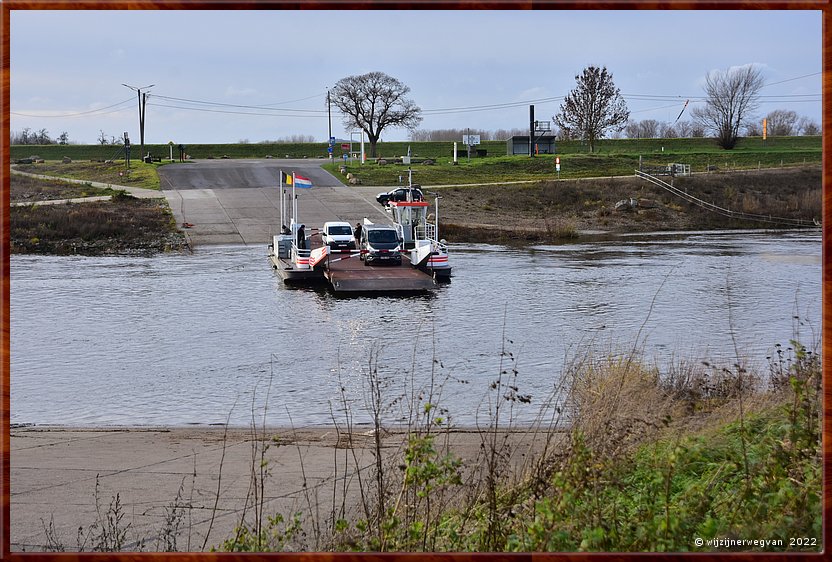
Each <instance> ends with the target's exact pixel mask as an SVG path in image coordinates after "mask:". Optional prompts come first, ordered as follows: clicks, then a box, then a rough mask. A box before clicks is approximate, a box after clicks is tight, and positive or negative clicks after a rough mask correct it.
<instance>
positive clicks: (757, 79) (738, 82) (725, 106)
mask: <svg viewBox="0 0 832 562" xmlns="http://www.w3.org/2000/svg"><path fill="white" fill-rule="evenodd" d="M762 87H763V75H762V73H761V72H760V70H758V69H757V68H755V67H754V66H753V65H747V66H742V67H735V68H730V69H728V70H726V71H724V72H723V71H718V70H717V71H713V72H709V73H708V75H707V76H706V77H705V94H706V100H705V106H704V107H701V106H700V107H695V108H694V109H693V116H694V117H695V118H696V120H697V121H698V122H699V123H700V124H701V125H702V126H703V127H704V128H705V129H706V130H708V131H711V132H713V133H714V134H715V135H716V138H717V143H718V144H719V146H721V147H722V148H724V149H726V150H730V149H732V148H734V147H735V146H736V145H737V142H738V141H739V132H740V127H742V126H743V125H745V124H746V123H747V121H748V118H749V117H750V116H751V114H752V113H753V112H754V111H755V110H756V109H757V104H758V100H759V93H760V89H761V88H762Z"/></svg>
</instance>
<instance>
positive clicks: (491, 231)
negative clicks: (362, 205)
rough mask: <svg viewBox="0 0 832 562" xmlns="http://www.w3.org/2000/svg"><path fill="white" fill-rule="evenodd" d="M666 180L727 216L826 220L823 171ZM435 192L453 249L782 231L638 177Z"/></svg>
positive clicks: (772, 171)
mask: <svg viewBox="0 0 832 562" xmlns="http://www.w3.org/2000/svg"><path fill="white" fill-rule="evenodd" d="M663 179H664V181H667V182H670V181H673V185H674V187H676V188H678V189H681V190H684V191H686V192H687V193H689V194H690V195H692V196H695V197H697V198H699V199H702V200H704V201H706V202H709V203H713V204H715V205H717V206H719V207H722V208H725V209H729V210H733V211H739V212H742V213H751V214H758V215H765V216H767V217H768V216H770V217H776V218H785V219H802V220H805V221H807V222H808V223H811V222H812V220H813V219H815V220H817V221H820V219H821V214H822V170H821V167H820V166H807V167H800V168H787V169H769V170H761V171H757V170H752V171H742V172H720V173H711V174H696V175H693V176H691V177H678V178H674V179H673V180H671V178H669V177H665V178H663ZM427 189H431V188H430V187H428V188H427ZM436 191H437V192H438V193H439V194H440V195H441V196H442V199H441V209H440V218H441V222H442V225H441V227H442V232H443V234H442V235H443V236H444V237H445V238H447V239H448V240H452V241H454V242H472V243H476V242H492V243H509V244H511V243H529V242H554V241H561V240H564V239H572V238H580V237H582V236H586V234H585V233H588V232H591V233H603V234H629V233H638V232H658V231H682V230H723V229H757V228H778V224H777V223H776V221H774V222H768V221H766V222H762V221H752V220H741V219H736V218H729V217H726V216H723V215H720V214H717V213H714V212H711V211H708V210H706V209H704V208H702V207H700V206H697V205H694V204H692V203H689V202H687V201H685V200H683V199H680V198H679V197H677V196H675V195H673V194H671V193H670V192H668V191H666V190H664V189H662V188H660V187H656V186H654V185H653V184H651V183H649V182H647V181H645V180H642V179H639V178H636V177H616V178H590V179H579V180H562V181H543V182H536V183H529V184H522V185H512V186H502V185H478V186H454V187H443V188H437V189H436ZM617 205H620V206H619V208H616V206H617ZM779 227H780V228H783V227H784V225H779Z"/></svg>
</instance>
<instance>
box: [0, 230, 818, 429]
mask: <svg viewBox="0 0 832 562" xmlns="http://www.w3.org/2000/svg"><path fill="white" fill-rule="evenodd" d="M451 249H452V252H451V259H452V263H453V265H454V267H455V269H454V277H453V280H452V281H451V282H450V283H449V284H447V285H444V286H442V287H440V288H439V289H438V290H437V291H436V292H435V293H433V294H431V295H427V296H415V297H414V296H410V297H394V296H377V297H349V298H345V297H339V296H335V295H333V294H331V293H329V292H327V291H326V290H321V289H318V290H312V289H293V288H289V287H286V286H284V285H283V283H282V281H281V280H280V278H279V277H278V276H277V274H276V273H275V272H274V271H272V269H271V268H270V266H269V263H268V261H267V258H266V248H265V247H251V246H249V247H246V246H215V247H210V246H205V247H200V248H199V249H198V251H197V252H196V253H194V254H193V255H179V254H171V255H161V256H157V257H152V258H141V257H95V258H88V257H52V256H48V257H44V256H13V257H12V259H11V421H12V423H13V424H59V425H69V426H89V425H131V426H132V425H151V426H160V425H167V426H182V425H190V424H196V425H209V424H223V423H226V422H228V423H230V424H231V425H235V426H247V425H249V424H250V423H251V422H252V419H255V420H256V421H257V423H258V424H259V423H263V421H265V423H266V424H267V425H271V426H284V427H285V426H289V425H295V426H309V425H327V424H332V423H333V422H337V423H344V421H345V419H346V418H345V416H346V415H347V414H349V415H350V416H352V419H353V421H354V423H357V424H363V423H366V422H367V421H368V419H369V418H368V413H367V411H368V406H369V404H370V403H371V396H370V393H369V388H370V386H369V383H368V380H369V374H370V373H376V374H377V377H378V379H379V381H380V387H381V388H382V391H383V392H382V394H383V398H382V403H383V405H384V408H383V412H382V413H383V417H384V419H385V420H386V421H388V422H392V421H396V420H400V419H402V418H403V417H404V416H406V415H407V411H408V408H409V407H410V405H412V404H417V405H418V407H422V405H421V404H419V403H418V402H417V401H416V400H411V399H409V398H408V397H413V396H417V395H419V392H420V390H422V391H423V393H422V398H423V401H427V400H428V399H429V398H427V397H426V393H429V390H430V388H431V383H433V387H432V388H433V389H434V394H440V391H441V396H435V397H434V398H433V399H432V401H433V402H434V403H438V404H440V405H441V406H444V407H445V408H447V410H448V413H449V415H450V417H451V420H452V421H454V422H455V423H457V424H459V425H468V426H470V425H474V424H476V423H478V421H479V422H482V420H483V418H484V417H485V414H486V412H487V409H488V407H489V406H488V404H489V400H493V399H494V391H492V390H490V389H489V385H490V384H491V383H492V382H493V381H494V380H495V379H496V378H497V376H498V375H499V374H500V372H501V371H506V372H507V375H508V376H512V374H513V370H516V371H517V375H516V381H513V382H516V385H517V387H518V388H519V393H520V394H523V395H528V396H529V398H530V403H528V404H525V403H524V404H521V403H519V402H518V403H516V404H515V408H516V410H515V412H514V415H515V417H516V419H517V420H518V421H520V422H530V421H531V420H533V419H534V417H535V416H536V415H537V413H538V412H539V411H540V408H541V406H542V404H543V403H544V402H545V401H546V400H547V398H548V397H551V396H552V394H553V392H555V391H556V389H557V388H558V382H559V381H560V380H561V378H562V373H563V371H564V369H565V365H567V364H568V363H569V362H570V361H573V360H574V359H575V358H576V357H584V356H586V354H587V353H590V352H591V353H592V354H595V355H603V354H608V353H613V354H621V353H626V352H628V351H629V350H630V349H632V348H633V346H634V345H637V346H638V347H639V348H640V349H641V350H642V353H643V356H644V358H645V360H646V361H648V362H650V363H651V364H653V363H655V364H656V365H657V366H659V368H660V369H662V370H666V369H668V368H670V366H671V365H673V364H675V363H677V362H678V361H679V360H680V359H683V360H688V361H693V362H699V361H702V360H707V361H710V362H712V363H715V364H725V365H726V366H729V367H730V366H731V365H732V364H733V363H735V362H736V360H737V359H736V351H735V350H739V352H740V355H741V359H742V360H743V361H744V362H747V363H748V364H749V365H750V366H752V367H753V368H756V369H758V370H760V371H761V372H766V370H767V365H768V363H767V361H766V356H767V355H770V354H771V352H772V349H773V346H774V345H775V344H777V343H781V344H784V345H787V344H788V341H789V340H790V339H792V338H795V337H797V338H799V339H801V340H802V341H803V342H804V343H805V344H811V343H813V342H817V340H818V339H819V333H820V325H821V323H820V317H821V236H820V233H819V232H818V231H812V232H787V233H764V232H729V233H687V234H673V235H669V234H656V235H651V236H633V237H622V238H617V239H615V240H610V241H600V242H599V241H593V242H586V243H574V244H565V245H552V246H535V247H523V248H508V247H503V246H489V245H472V246H458V245H457V246H453V245H452V247H451ZM735 344H736V345H735ZM501 350H504V351H505V353H504V354H502V355H501Z"/></svg>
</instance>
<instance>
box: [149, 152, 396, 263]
mask: <svg viewBox="0 0 832 562" xmlns="http://www.w3.org/2000/svg"><path fill="white" fill-rule="evenodd" d="M281 171H283V172H286V173H288V174H291V173H292V172H293V171H295V172H297V173H298V174H301V175H303V176H305V177H307V178H309V179H311V180H312V183H313V185H314V187H313V188H312V189H298V190H297V196H298V216H299V217H300V218H301V220H302V221H304V222H305V223H306V225H307V227H311V228H317V227H320V226H321V225H323V223H324V222H325V221H331V220H344V221H349V222H350V223H351V224H355V223H356V222H359V221H361V220H363V219H364V217H367V218H369V219H370V220H372V221H374V222H390V217H389V215H388V214H387V213H385V212H384V209H382V207H381V206H380V205H379V204H378V203H376V201H375V195H376V193H378V192H380V191H386V190H387V189H389V188H384V187H365V186H356V187H353V186H349V187H348V186H345V185H343V184H341V182H340V181H338V179H336V178H334V177H333V176H332V175H331V174H330V173H329V172H327V171H325V170H323V169H322V168H321V162H320V161H317V160H301V159H297V160H290V159H280V160H277V159H274V160H267V159H262V160H194V161H189V162H186V163H182V164H179V163H176V164H169V165H167V166H161V167H160V168H159V177H160V179H161V186H162V190H163V193H164V195H165V197H166V198H167V200H168V203H169V204H170V208H171V210H172V211H173V214H174V217H175V218H176V222H177V224H179V225H185V227H186V228H184V231H185V233H186V235H187V236H188V238H189V239H190V241H191V244H192V246H193V247H195V248H199V246H200V245H204V244H245V245H248V246H251V245H254V246H261V245H262V246H263V248H264V251H265V249H266V246H267V245H268V244H269V242H270V241H271V237H272V236H273V235H275V234H278V233H279V232H280V227H281V225H280V207H279V206H280V194H279V188H278V185H279V177H280V176H279V174H280V172H281Z"/></svg>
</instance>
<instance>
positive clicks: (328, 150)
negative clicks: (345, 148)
mask: <svg viewBox="0 0 832 562" xmlns="http://www.w3.org/2000/svg"><path fill="white" fill-rule="evenodd" d="M326 151H327V152H329V153H330V154H332V147H331V146H328V147H326Z"/></svg>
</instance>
